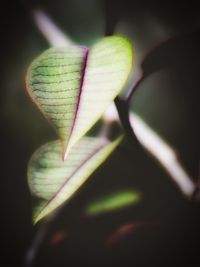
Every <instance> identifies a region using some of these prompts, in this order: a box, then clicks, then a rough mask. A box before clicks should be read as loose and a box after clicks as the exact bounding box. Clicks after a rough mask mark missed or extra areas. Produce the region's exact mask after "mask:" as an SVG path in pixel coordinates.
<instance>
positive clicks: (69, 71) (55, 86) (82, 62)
mask: <svg viewBox="0 0 200 267" xmlns="http://www.w3.org/2000/svg"><path fill="white" fill-rule="evenodd" d="M132 62H133V49H132V46H131V44H130V43H129V41H128V40H127V39H125V38H123V37H120V36H111V37H105V38H103V39H101V40H100V41H99V42H97V44H95V45H94V46H93V47H91V48H90V49H88V48H86V47H82V46H68V47H65V48H51V49H49V50H47V51H46V52H44V53H43V54H42V55H41V56H39V57H38V58H37V59H36V60H35V61H34V62H33V63H32V64H31V66H30V67H29V69H28V73H27V78H26V87H27V90H28V93H29V95H30V96H31V98H32V99H33V101H34V102H35V103H36V105H37V106H38V107H39V109H40V110H41V112H42V113H43V114H44V116H45V117H46V118H47V119H48V120H49V121H50V122H51V123H52V124H53V126H54V128H55V129H56V130H57V132H58V135H59V137H60V139H61V142H62V155H63V158H66V155H67V153H68V151H69V150H70V148H71V147H72V146H73V145H74V144H75V143H76V142H77V141H78V140H79V139H80V138H81V137H82V136H83V135H84V134H85V133H86V132H87V131H88V130H89V129H90V128H91V127H92V126H93V125H94V124H95V123H96V121H97V120H98V119H99V118H100V117H101V116H102V114H103V112H104V111H105V109H106V108H107V107H108V105H109V104H110V103H111V101H112V100H113V99H114V98H115V97H116V96H117V95H118V94H119V92H120V91H121V89H122V88H123V86H124V84H125V82H126V80H127V78H128V76H129V73H130V71H131V69H132Z"/></svg>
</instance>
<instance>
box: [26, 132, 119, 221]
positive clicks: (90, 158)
mask: <svg viewBox="0 0 200 267" xmlns="http://www.w3.org/2000/svg"><path fill="white" fill-rule="evenodd" d="M120 141H121V137H119V138H117V139H116V140H115V141H113V142H110V141H108V140H107V139H104V138H94V137H83V138H82V139H81V140H80V141H79V142H77V143H76V144H75V145H74V146H73V148H72V149H71V150H70V151H69V154H68V157H67V160H64V161H63V160H62V159H61V157H60V153H61V146H60V143H59V141H54V142H50V143H47V144H46V145H43V146H42V147H40V148H39V149H38V150H37V151H36V152H35V153H34V154H33V156H32V158H31V160H30V162H29V166H28V181H29V186H30V189H31V191H32V193H33V194H34V195H36V196H37V197H39V198H40V199H41V200H43V201H41V203H40V204H39V205H38V206H37V207H36V212H35V215H34V221H35V222H37V221H38V220H40V219H42V218H43V217H44V216H46V215H48V214H49V213H50V212H52V211H53V210H54V209H55V208H57V207H58V206H60V205H61V204H62V203H63V202H64V201H66V200H67V199H69V198H70V197H71V196H72V194H73V193H74V192H75V191H76V190H77V189H78V188H79V187H80V186H81V185H82V184H83V183H84V181H85V180H86V179H87V178H88V177H89V176H90V175H91V174H92V173H93V172H94V170H95V169H96V168H97V167H98V166H99V165H101V163H102V162H103V161H104V160H105V159H106V158H107V157H108V156H109V155H110V153H111V152H112V151H113V150H114V148H115V147H116V146H117V145H118V144H119V142H120Z"/></svg>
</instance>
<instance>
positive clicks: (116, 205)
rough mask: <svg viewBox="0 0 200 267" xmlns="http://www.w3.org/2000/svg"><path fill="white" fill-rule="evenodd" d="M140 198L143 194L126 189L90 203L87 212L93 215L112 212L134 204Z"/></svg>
mask: <svg viewBox="0 0 200 267" xmlns="http://www.w3.org/2000/svg"><path fill="white" fill-rule="evenodd" d="M140 200H141V194H140V193H138V192H137V191H133V190H126V191H120V192H115V193H113V194H111V195H108V196H105V197H103V198H101V199H99V200H96V201H95V202H93V203H91V204H90V205H88V206H87V207H86V214H87V215H90V216H91V215H97V214H101V213H106V212H111V211H114V210H118V209H122V208H124V207H127V206H131V205H134V204H136V203H138V201H140Z"/></svg>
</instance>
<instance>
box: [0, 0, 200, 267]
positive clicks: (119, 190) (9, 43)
mask: <svg viewBox="0 0 200 267" xmlns="http://www.w3.org/2000/svg"><path fill="white" fill-rule="evenodd" d="M36 8H37V9H38V8H41V9H43V10H44V11H45V12H46V13H47V14H48V15H49V16H50V17H51V18H52V20H53V21H54V22H55V23H56V24H57V25H58V26H59V27H60V29H61V30H62V31H63V32H65V33H66V34H68V35H69V36H70V37H71V38H72V39H73V40H74V41H76V42H78V43H81V44H85V45H91V44H93V43H94V42H95V41H96V40H97V39H99V38H101V37H102V36H103V35H104V34H105V33H107V34H110V33H112V32H113V30H114V32H115V33H118V34H123V35H126V36H127V37H128V38H129V39H130V40H132V42H133V44H134V47H135V73H134V76H133V78H134V77H137V75H138V73H139V71H140V69H141V65H142V66H143V70H144V73H145V76H146V79H144V81H143V82H142V83H141V84H140V86H139V88H138V90H137V91H136V93H135V95H134V98H133V99H132V103H131V109H132V110H133V111H134V112H136V113H137V114H138V115H140V116H141V118H143V120H144V121H145V122H147V123H148V125H150V126H151V127H152V128H153V129H154V130H155V131H156V132H158V133H159V134H160V135H161V136H162V137H163V138H164V139H165V140H166V141H167V142H168V143H169V144H170V145H171V146H172V147H173V148H174V149H175V151H176V152H177V154H178V156H179V159H180V160H181V162H182V164H183V166H185V169H186V170H187V172H188V173H189V174H190V175H191V176H192V177H193V180H194V182H195V183H197V180H198V175H199V173H198V171H199V147H200V146H199V136H200V135H199V88H200V52H199V47H200V38H199V37H200V30H199V29H200V14H199V9H198V7H197V4H196V5H195V3H193V1H189V2H186V3H183V2H182V3H181V4H179V3H178V2H176V3H175V2H174V1H173V2H172V3H171V2H170V1H166V2H163V1H162V2H156V1H144V0H140V1H134V0H133V1H128V0H123V1H113V0H110V1H103V0H85V1H84V2H83V1H78V0H69V1H67V0H57V1H45V0H41V1H39V0H38V1H12V2H9V3H2V5H1V18H0V20H1V73H2V75H1V86H0V120H1V138H0V142H1V151H2V152H1V165H2V166H1V175H0V176H1V186H0V188H1V201H0V203H1V205H2V207H1V228H0V231H1V245H2V246H1V247H2V249H1V254H2V265H1V266H24V261H25V257H26V254H27V251H28V248H29V246H30V245H31V242H32V240H33V239H34V236H35V235H36V232H37V231H38V229H39V228H40V225H38V226H36V227H33V226H32V219H31V216H32V204H31V195H30V191H29V188H28V184H27V177H26V171H27V163H28V160H29V158H30V156H31V155H32V153H33V152H34V150H35V149H36V148H38V147H39V146H40V145H42V144H44V143H45V142H47V141H49V140H53V139H56V135H55V133H54V131H53V130H52V128H51V127H50V126H49V125H48V123H47V122H46V121H45V120H44V119H43V117H42V116H41V115H40V113H39V112H38V110H37V109H36V108H35V107H34V106H33V104H32V103H31V101H30V99H29V98H28V97H27V95H26V93H25V90H24V77H25V73H26V69H27V67H28V66H29V64H30V63H31V61H32V60H33V59H34V58H35V57H36V56H37V55H38V54H40V53H41V52H43V51H44V50H45V49H47V48H48V47H49V44H48V42H47V41H46V40H45V38H44V37H43V36H42V35H41V33H40V32H39V30H38V29H37V27H36V26H35V23H34V21H33V19H32V11H33V10H34V9H36ZM167 40H168V41H167ZM166 41H167V42H166ZM150 51H151V52H150ZM124 192H126V193H127V192H128V194H132V195H134V194H136V195H137V194H138V196H139V199H138V200H137V201H128V202H127V205H126V204H124V206H123V207H119V209H118V208H115V209H114V210H109V211H105V210H103V208H102V209H101V208H99V212H87V211H88V210H89V211H92V210H94V206H92V207H93V209H92V208H91V205H97V203H100V204H101V202H102V201H108V199H112V198H113V194H114V195H115V199H116V196H119V199H120V194H123V193H124ZM119 202H120V201H119ZM100 204H98V205H100ZM98 205H97V206H98ZM100 206H101V205H100ZM199 211H200V210H199V203H198V202H195V201H189V200H188V199H187V198H186V197H185V196H184V195H183V194H182V193H181V192H180V190H179V188H178V187H177V186H176V185H175V184H174V182H173V181H172V179H171V178H170V177H169V175H168V174H166V172H165V171H164V170H163V169H162V168H161V167H160V165H159V164H158V163H157V162H156V161H155V160H154V159H153V158H152V157H151V156H150V155H149V154H148V153H147V152H146V151H145V150H144V149H143V148H142V146H141V145H140V144H139V143H138V142H137V141H136V140H135V142H134V145H133V144H130V143H129V141H128V140H125V141H124V142H123V144H121V145H120V146H119V148H118V149H117V150H116V151H115V152H114V153H113V154H112V156H111V157H110V158H109V159H108V160H107V161H106V163H104V164H103V166H101V167H100V168H99V169H98V170H97V171H96V172H95V173H94V174H93V175H92V177H90V179H89V180H88V181H87V182H86V183H85V185H84V186H83V187H82V188H81V189H80V190H79V191H78V193H76V194H75V196H74V197H73V198H72V199H71V200H70V202H68V203H67V205H65V206H64V207H63V209H62V212H60V213H59V214H58V216H57V217H56V219H55V222H54V223H53V224H52V225H51V227H50V228H49V229H48V232H47V233H46V235H45V238H44V240H43V242H42V244H41V246H40V249H39V251H38V253H37V255H36V258H35V261H34V264H33V266H48V267H50V266H75V265H78V266H81V265H83V264H84V265H85V266H90V265H91V266H129V265H130V266H147V265H148V266H164V265H165V264H166V265H168V266H177V264H178V263H179V265H180V264H183V263H184V264H186V266H198V260H199V259H198V253H199V249H200V245H199V225H200V219H199V216H198V214H199Z"/></svg>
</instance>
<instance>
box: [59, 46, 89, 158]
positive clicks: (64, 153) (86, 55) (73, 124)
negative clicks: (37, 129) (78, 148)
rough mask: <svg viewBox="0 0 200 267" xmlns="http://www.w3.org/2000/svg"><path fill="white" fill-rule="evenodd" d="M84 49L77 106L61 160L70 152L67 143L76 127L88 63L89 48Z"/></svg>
mask: <svg viewBox="0 0 200 267" xmlns="http://www.w3.org/2000/svg"><path fill="white" fill-rule="evenodd" d="M84 49H85V56H84V59H83V62H82V70H81V72H82V73H81V81H80V89H79V94H78V101H77V105H76V110H75V114H74V119H73V123H72V127H71V130H70V134H69V137H68V142H67V144H65V147H64V152H63V160H65V159H66V156H67V155H68V152H69V150H70V148H69V143H70V139H71V136H72V133H73V130H74V127H75V125H76V119H77V115H78V111H79V107H80V101H81V95H82V92H83V85H84V78H85V72H86V68H87V63H88V56H89V48H87V47H84Z"/></svg>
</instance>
